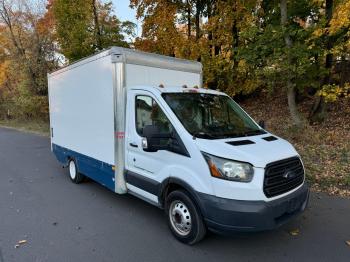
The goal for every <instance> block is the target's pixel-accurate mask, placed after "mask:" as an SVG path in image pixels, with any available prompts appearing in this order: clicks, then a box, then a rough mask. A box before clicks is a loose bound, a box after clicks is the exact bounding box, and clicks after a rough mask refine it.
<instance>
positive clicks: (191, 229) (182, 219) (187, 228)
mask: <svg viewBox="0 0 350 262" xmlns="http://www.w3.org/2000/svg"><path fill="white" fill-rule="evenodd" d="M166 211H167V217H168V224H169V227H170V230H171V232H172V233H173V235H174V236H175V237H176V238H177V239H178V240H179V241H181V242H183V243H186V244H189V245H193V244H195V243H197V242H199V241H200V240H202V239H203V238H204V236H205V234H206V228H205V225H204V222H203V219H202V216H201V214H200V212H199V210H198V208H197V207H196V205H195V204H194V202H193V201H192V199H191V198H190V197H189V195H188V193H187V192H186V191H184V190H176V191H173V192H171V193H170V194H169V196H168V197H167V199H166Z"/></svg>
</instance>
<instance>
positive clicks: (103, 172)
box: [52, 144, 115, 191]
mask: <svg viewBox="0 0 350 262" xmlns="http://www.w3.org/2000/svg"><path fill="white" fill-rule="evenodd" d="M52 151H53V153H54V154H55V156H56V158H57V160H58V161H59V162H60V163H62V164H63V165H64V166H67V165H68V160H69V159H70V158H74V159H75V161H76V164H77V167H78V171H79V172H80V173H82V174H84V175H85V176H87V177H89V178H91V179H93V180H95V181H96V182H98V183H100V184H101V185H103V186H105V187H107V188H108V189H110V190H112V191H115V184H114V171H113V170H112V165H110V164H107V163H105V162H103V161H100V160H97V159H95V158H92V157H89V156H86V155H83V154H80V153H78V152H76V151H73V150H70V149H68V148H65V147H62V146H59V145H56V144H52Z"/></svg>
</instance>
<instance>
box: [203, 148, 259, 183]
mask: <svg viewBox="0 0 350 262" xmlns="http://www.w3.org/2000/svg"><path fill="white" fill-rule="evenodd" d="M202 154H203V156H204V158H205V160H206V161H207V163H208V166H209V169H210V173H211V175H212V176H213V177H217V178H222V179H227V180H232V181H237V182H250V181H252V179H253V176H254V169H253V166H252V165H251V164H249V163H244V162H237V161H233V160H229V159H225V158H220V157H216V156H213V155H209V154H207V153H204V152H202Z"/></svg>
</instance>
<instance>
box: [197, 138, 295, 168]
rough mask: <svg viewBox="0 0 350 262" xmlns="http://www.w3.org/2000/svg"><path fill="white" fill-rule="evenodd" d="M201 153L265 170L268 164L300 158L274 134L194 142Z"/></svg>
mask: <svg viewBox="0 0 350 262" xmlns="http://www.w3.org/2000/svg"><path fill="white" fill-rule="evenodd" d="M194 141H195V143H196V145H197V147H198V148H199V150H200V151H203V152H206V153H208V154H211V155H214V156H219V157H223V158H227V159H232V160H237V161H242V162H248V163H251V164H252V165H253V166H255V167H261V168H264V167H265V166H266V165H267V164H268V163H271V162H274V161H278V160H281V159H285V158H289V157H293V156H298V153H297V151H296V150H295V149H294V147H293V146H292V145H291V144H290V143H289V142H288V141H286V140H284V139H282V138H279V137H277V136H275V135H272V134H269V133H267V134H264V135H257V136H247V137H238V138H227V139H215V140H209V139H200V138H197V139H196V140H194Z"/></svg>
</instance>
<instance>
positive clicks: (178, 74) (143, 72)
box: [126, 64, 201, 87]
mask: <svg viewBox="0 0 350 262" xmlns="http://www.w3.org/2000/svg"><path fill="white" fill-rule="evenodd" d="M160 84H163V85H164V86H165V87H166V86H183V85H185V84H186V85H187V86H188V87H193V86H200V84H201V75H200V74H199V73H192V72H184V71H178V70H170V69H164V68H157V67H150V66H143V65H134V64H127V65H126V86H128V87H131V86H135V85H150V86H159V85H160Z"/></svg>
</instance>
